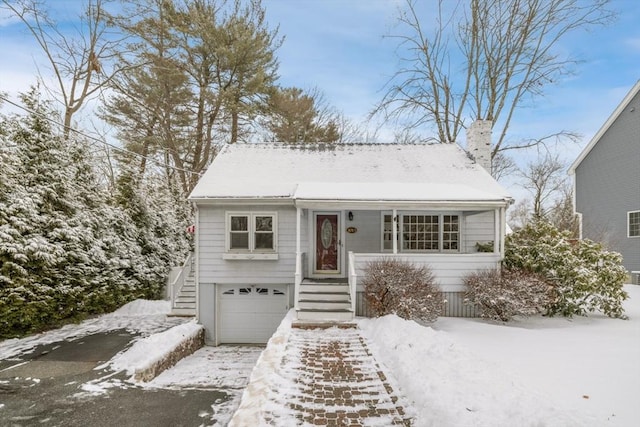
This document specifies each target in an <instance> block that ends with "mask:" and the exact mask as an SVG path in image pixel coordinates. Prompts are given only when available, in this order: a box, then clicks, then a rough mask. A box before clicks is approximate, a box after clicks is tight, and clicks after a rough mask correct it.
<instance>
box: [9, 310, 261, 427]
mask: <svg viewBox="0 0 640 427" xmlns="http://www.w3.org/2000/svg"><path fill="white" fill-rule="evenodd" d="M169 312H170V305H169V302H167V301H147V300H136V301H133V302H131V303H129V304H127V305H125V306H123V307H121V308H120V309H118V310H117V311H115V312H113V313H109V314H105V315H102V316H98V317H95V318H92V319H88V320H85V321H84V322H82V323H79V324H72V325H66V326H64V327H62V328H60V329H56V330H52V331H47V332H44V333H41V334H36V335H32V336H28V337H25V338H21V339H10V340H5V341H2V342H0V359H11V358H13V357H16V356H18V355H20V354H25V353H30V352H32V351H33V350H34V349H35V348H36V347H38V346H40V345H45V344H52V343H56V342H61V341H69V340H75V339H78V338H81V337H84V336H87V335H92V334H96V333H100V332H109V331H115V330H120V329H125V330H127V331H128V332H131V333H133V334H136V335H138V337H137V338H136V341H137V342H140V341H142V340H144V339H145V338H148V337H151V340H152V336H153V335H154V334H159V333H162V334H161V336H163V337H165V339H168V340H174V341H176V343H177V342H178V340H179V339H181V336H182V335H183V334H180V333H178V332H180V331H181V330H183V329H185V328H187V329H190V328H188V327H189V326H190V325H189V323H190V322H192V321H193V320H192V319H189V318H181V317H167V314H168V313H169ZM172 329H173V330H175V331H176V333H171V332H172V331H171V330H172ZM147 341H149V339H147ZM168 344H171V343H166V342H163V343H162V345H158V346H156V347H155V348H149V352H150V354H149V355H148V358H151V359H154V358H155V359H157V358H158V357H161V356H162V353H163V352H164V351H166V347H167V345H168ZM134 347H135V346H131V347H128V348H126V349H125V350H123V351H122V352H120V353H118V354H117V355H115V356H114V357H113V358H112V359H111V361H109V362H106V363H104V364H102V365H100V366H98V367H96V368H95V369H96V370H102V369H104V368H106V367H109V368H111V369H112V370H113V369H114V368H116V369H117V371H109V372H108V373H106V374H105V375H103V376H102V377H100V378H98V379H96V380H93V381H90V382H87V383H84V384H79V385H78V389H79V390H78V393H76V394H75V395H74V397H75V398H77V399H86V398H92V397H96V396H104V395H105V394H107V393H108V392H109V390H110V389H113V388H144V389H154V388H155V389H174V390H176V389H177V390H180V389H183V390H184V389H197V390H219V391H222V392H224V393H225V394H226V395H227V396H228V398H226V399H224V400H222V399H219V400H217V401H212V402H211V406H210V411H209V412H202V413H200V414H199V416H200V418H201V419H202V420H203V421H204V422H206V421H205V420H215V421H213V425H214V426H224V425H226V424H227V422H228V420H229V419H230V417H231V415H232V414H233V412H234V411H235V409H236V408H237V406H238V404H239V400H240V397H241V395H242V391H243V390H244V388H245V387H246V385H247V383H248V379H249V376H250V374H251V371H252V369H253V367H254V365H255V363H256V361H257V359H258V357H259V356H260V353H261V352H262V350H263V349H264V348H263V347H261V346H220V347H204V348H202V349H200V350H198V351H197V352H195V353H194V354H192V355H191V356H188V357H186V358H184V359H183V360H181V361H180V362H178V363H177V364H176V365H175V366H173V367H172V368H170V369H168V370H166V371H165V372H163V373H162V374H161V375H159V376H158V377H157V378H155V379H154V380H152V381H150V382H148V383H141V382H134V381H133V380H132V379H129V380H126V381H125V380H122V379H117V378H116V377H115V376H116V374H117V373H118V372H119V371H125V372H129V371H131V372H133V370H135V369H134V368H135V367H136V366H134V365H135V364H136V363H137V359H136V358H134V357H129V356H127V352H128V351H131V352H132V353H135V351H134V350H135V349H134ZM154 351H155V353H154ZM112 362H113V363H112ZM115 362H117V363H115ZM128 363H129V364H131V366H128V365H127V364H128ZM1 405H2V404H1V403H0V409H1V408H2V406H1Z"/></svg>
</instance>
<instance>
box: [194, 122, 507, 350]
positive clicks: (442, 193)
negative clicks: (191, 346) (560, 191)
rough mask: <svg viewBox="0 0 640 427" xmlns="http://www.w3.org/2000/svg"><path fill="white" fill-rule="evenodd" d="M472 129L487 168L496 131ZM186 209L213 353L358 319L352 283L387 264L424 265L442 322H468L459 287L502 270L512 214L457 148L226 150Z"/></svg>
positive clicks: (500, 192)
mask: <svg viewBox="0 0 640 427" xmlns="http://www.w3.org/2000/svg"><path fill="white" fill-rule="evenodd" d="M474 129H475V130H472V131H471V133H472V136H471V137H470V140H471V141H472V142H470V144H472V145H473V141H477V143H476V145H478V148H477V150H479V151H478V152H476V157H477V158H478V159H479V161H480V162H482V163H484V164H485V167H488V166H490V164H487V163H488V162H487V161H486V160H487V159H488V158H489V148H490V124H488V122H480V123H479V124H478V126H477V127H474ZM473 135H476V136H473ZM489 163H490V162H489ZM189 200H191V201H192V202H193V203H195V206H196V208H197V209H196V243H195V246H196V251H195V260H196V261H195V264H196V267H195V282H196V286H197V296H198V298H197V314H196V315H197V319H198V321H199V322H200V323H202V324H203V325H204V326H205V328H206V341H207V343H208V344H214V345H217V344H220V343H259V342H266V341H267V340H268V339H269V337H270V336H271V335H272V333H273V332H274V331H275V329H276V327H277V325H278V324H279V323H280V321H281V320H282V318H283V316H284V314H285V313H286V312H287V311H288V309H289V308H292V307H294V308H295V309H296V313H297V318H298V319H301V320H310V321H322V320H350V319H352V318H353V316H354V314H363V312H364V310H365V307H364V305H363V298H362V289H361V287H358V282H359V280H361V278H362V276H363V273H364V268H365V266H366V264H367V262H369V261H372V260H376V259H381V258H398V259H402V260H408V261H411V262H413V263H415V264H428V265H429V266H430V267H431V268H432V269H433V271H434V273H435V275H436V277H437V280H438V282H439V283H440V285H441V288H442V290H443V291H444V292H445V297H446V299H447V301H448V303H447V304H446V307H447V312H446V313H444V314H445V315H458V316H463V315H472V312H471V311H470V309H469V307H466V306H463V305H462V304H461V302H462V301H461V298H460V293H461V292H462V291H463V290H464V285H463V282H462V278H463V276H465V275H466V274H468V273H470V272H473V271H477V270H483V269H495V268H498V266H499V263H500V261H501V260H502V258H503V252H504V235H505V224H506V221H505V212H506V209H507V207H508V206H509V204H510V203H511V197H510V196H509V195H508V193H507V192H506V191H505V190H504V189H503V188H502V187H501V186H500V185H499V184H498V183H497V182H496V181H495V180H494V179H493V178H492V177H491V176H490V174H489V173H488V172H487V171H486V170H485V169H484V168H483V167H481V166H480V165H479V164H477V163H476V162H475V161H474V160H472V159H471V158H470V157H469V155H468V154H467V153H466V152H465V151H464V150H462V149H461V148H460V147H459V146H458V145H456V144H435V145H426V144H425V145H396V144H335V145H299V146H291V145H284V144H233V145H227V146H226V147H224V148H223V149H222V150H221V152H220V153H219V154H218V156H217V157H216V158H215V160H214V161H213V163H212V164H211V166H210V167H209V169H208V170H207V172H206V173H205V174H204V176H203V177H202V178H201V180H200V182H199V183H198V185H197V186H196V188H195V189H194V190H193V192H192V193H191V195H190V197H189ZM394 224H395V226H394ZM488 242H492V243H494V245H493V248H494V249H493V252H490V253H481V252H478V250H477V247H476V244H477V243H488Z"/></svg>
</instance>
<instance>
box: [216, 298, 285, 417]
mask: <svg viewBox="0 0 640 427" xmlns="http://www.w3.org/2000/svg"><path fill="white" fill-rule="evenodd" d="M294 317H295V311H294V310H289V313H287V315H286V316H285V318H284V319H283V320H282V322H281V323H280V326H278V329H277V330H276V332H275V333H274V334H273V335H272V336H271V338H270V339H269V342H268V343H267V348H265V349H264V351H263V352H262V354H261V355H260V358H259V359H258V362H257V363H256V366H255V368H253V372H252V373H251V378H250V379H249V385H248V386H247V388H246V389H245V391H244V393H243V394H242V400H241V402H240V407H239V408H238V410H237V411H236V412H235V414H234V415H233V418H231V421H230V422H229V424H228V427H234V426H238V427H242V426H261V425H264V424H263V415H264V414H263V412H264V410H265V408H266V406H267V404H268V397H269V395H270V390H271V387H273V386H274V385H275V384H277V382H278V371H279V369H280V363H281V361H282V358H283V357H284V355H285V350H286V347H287V342H288V340H289V334H290V333H291V322H292V321H293V319H294Z"/></svg>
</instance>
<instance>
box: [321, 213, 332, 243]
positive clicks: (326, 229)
mask: <svg viewBox="0 0 640 427" xmlns="http://www.w3.org/2000/svg"><path fill="white" fill-rule="evenodd" d="M320 236H321V239H322V247H324V248H325V249H329V247H330V246H331V242H332V241H333V225H332V224H331V221H329V218H325V219H324V221H322V227H321V229H320Z"/></svg>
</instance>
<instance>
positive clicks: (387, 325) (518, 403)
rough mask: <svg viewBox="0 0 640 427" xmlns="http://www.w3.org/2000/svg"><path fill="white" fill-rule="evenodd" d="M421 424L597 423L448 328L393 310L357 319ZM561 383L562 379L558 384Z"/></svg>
mask: <svg viewBox="0 0 640 427" xmlns="http://www.w3.org/2000/svg"><path fill="white" fill-rule="evenodd" d="M358 323H359V325H360V327H361V328H362V329H363V332H364V335H365V336H366V337H367V338H368V340H369V342H370V345H371V349H372V352H373V354H374V356H375V357H376V359H377V360H378V362H380V363H382V364H383V365H385V366H386V368H387V369H388V371H389V372H390V373H392V374H393V376H394V377H395V379H396V382H397V384H398V385H399V387H400V390H399V391H400V392H401V393H404V394H405V396H406V397H407V398H408V400H410V401H412V402H413V407H414V410H415V411H416V412H417V420H416V425H421V426H474V427H481V426H514V425H516V426H576V427H584V426H596V425H600V424H599V423H596V422H595V420H594V419H593V418H589V417H587V416H579V415H577V414H575V413H571V412H569V411H567V410H566V409H564V408H563V407H562V405H560V404H558V403H557V402H553V401H550V400H549V399H547V398H545V397H544V396H543V395H542V394H540V393H537V392H535V391H533V390H531V389H530V388H529V387H527V386H526V385H525V384H524V383H522V382H520V381H518V380H517V379H515V378H513V377H512V375H510V374H509V373H507V372H505V371H504V369H502V368H501V367H500V366H499V365H497V364H495V363H491V362H488V361H486V360H483V359H482V358H480V357H478V356H477V355H475V354H474V353H472V352H471V351H470V350H468V349H466V348H465V347H464V346H462V345H460V344H459V343H458V342H457V341H456V340H454V339H453V338H452V337H451V336H450V335H449V334H447V333H444V332H437V331H434V330H433V329H431V328H428V327H424V326H421V325H419V324H417V323H415V322H413V321H406V320H403V319H400V318H399V317H397V316H385V317H382V318H378V319H360V320H359V321H358ZM557 385H558V386H560V385H561V384H557Z"/></svg>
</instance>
